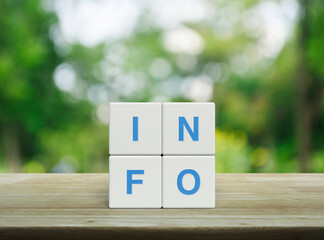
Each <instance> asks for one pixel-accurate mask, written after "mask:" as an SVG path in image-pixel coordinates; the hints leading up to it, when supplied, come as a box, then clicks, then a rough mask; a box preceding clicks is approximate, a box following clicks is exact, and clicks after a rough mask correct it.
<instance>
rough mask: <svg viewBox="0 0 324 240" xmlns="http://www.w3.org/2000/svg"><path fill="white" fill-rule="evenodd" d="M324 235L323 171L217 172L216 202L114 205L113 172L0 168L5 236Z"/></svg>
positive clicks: (0, 219)
mask: <svg viewBox="0 0 324 240" xmlns="http://www.w3.org/2000/svg"><path fill="white" fill-rule="evenodd" d="M21 237H23V239H42V240H43V239H44V240H47V239H94V240H97V239H130V238H131V239H172V238H173V239H209V238H213V239H216V238H219V239H262V240H264V239H324V174H217V175H216V208H215V209H185V210H184V209H143V210H142V209H109V208H108V174H0V239H12V238H21Z"/></svg>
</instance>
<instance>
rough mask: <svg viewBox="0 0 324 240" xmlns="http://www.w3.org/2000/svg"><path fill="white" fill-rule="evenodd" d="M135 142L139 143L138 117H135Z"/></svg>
mask: <svg viewBox="0 0 324 240" xmlns="http://www.w3.org/2000/svg"><path fill="white" fill-rule="evenodd" d="M133 141H138V117H133Z"/></svg>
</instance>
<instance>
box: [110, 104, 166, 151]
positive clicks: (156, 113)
mask: <svg viewBox="0 0 324 240" xmlns="http://www.w3.org/2000/svg"><path fill="white" fill-rule="evenodd" d="M161 112H162V104H161V103H110V115H109V153H110V155H160V154H161V137H162V136H161V135H162V132H161V129H162V127H161V124H162V123H161Z"/></svg>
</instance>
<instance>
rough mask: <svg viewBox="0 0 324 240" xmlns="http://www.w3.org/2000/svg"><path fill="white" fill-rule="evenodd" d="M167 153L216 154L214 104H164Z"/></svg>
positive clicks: (165, 147) (164, 148)
mask: <svg viewBox="0 0 324 240" xmlns="http://www.w3.org/2000/svg"><path fill="white" fill-rule="evenodd" d="M162 115H163V127H162V129H163V130H162V131H163V137H162V138H163V145H162V153H163V154H164V155H214V154H215V104H214V103H163V111H162Z"/></svg>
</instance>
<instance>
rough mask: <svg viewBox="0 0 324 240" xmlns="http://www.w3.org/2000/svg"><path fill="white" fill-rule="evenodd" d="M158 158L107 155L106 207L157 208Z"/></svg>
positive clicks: (159, 204)
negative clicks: (107, 196) (107, 202)
mask: <svg viewBox="0 0 324 240" xmlns="http://www.w3.org/2000/svg"><path fill="white" fill-rule="evenodd" d="M161 172H162V169H161V157H157V156H150V157H149V156H132V157H130V156H123V157H122V156H112V157H110V158H109V207H110V208H161V206H162V205H161V204H162V203H161V192H162V189H161Z"/></svg>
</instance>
